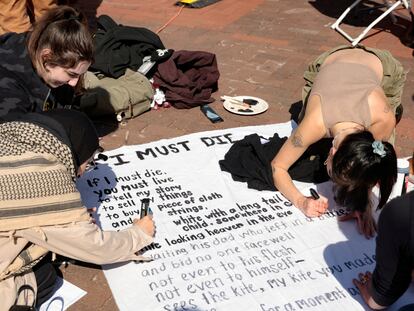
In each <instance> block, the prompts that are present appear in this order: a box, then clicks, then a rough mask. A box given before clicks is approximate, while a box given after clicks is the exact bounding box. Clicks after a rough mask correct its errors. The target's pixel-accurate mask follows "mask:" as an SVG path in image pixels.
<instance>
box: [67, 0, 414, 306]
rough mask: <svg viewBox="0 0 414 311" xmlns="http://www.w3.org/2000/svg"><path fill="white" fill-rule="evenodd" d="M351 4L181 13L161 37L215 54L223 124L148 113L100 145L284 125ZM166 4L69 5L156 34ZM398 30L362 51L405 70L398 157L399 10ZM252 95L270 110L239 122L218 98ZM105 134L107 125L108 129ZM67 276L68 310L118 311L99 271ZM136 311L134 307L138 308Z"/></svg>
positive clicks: (269, 0)
mask: <svg viewBox="0 0 414 311" xmlns="http://www.w3.org/2000/svg"><path fill="white" fill-rule="evenodd" d="M349 2H352V1H341V0H336V1H329V0H315V1H308V0H294V1H292V0H243V1H240V0H222V1H221V2H218V3H216V4H214V5H211V6H209V7H206V8H203V9H187V8H186V9H184V10H183V11H182V12H181V14H180V15H179V16H178V17H177V18H176V19H175V20H174V21H173V22H172V23H171V24H169V25H168V26H167V27H166V28H165V29H164V30H163V31H162V32H161V33H160V37H161V39H162V41H163V43H164V44H165V46H166V47H168V48H171V49H175V50H184V49H186V50H193V51H195V50H202V51H210V52H213V53H215V54H216V55H217V59H218V65H219V70H220V73H221V77H220V81H219V91H218V92H217V93H215V94H214V97H215V98H216V101H215V102H214V103H213V104H212V105H211V106H212V107H213V108H214V109H215V110H216V111H217V112H218V113H219V114H220V115H221V116H222V117H223V119H224V120H225V122H222V123H219V124H212V123H210V122H209V121H208V120H207V119H206V118H205V117H204V116H203V115H202V114H201V112H200V111H199V109H191V110H176V109H174V108H170V109H163V110H161V111H149V112H147V113H145V114H143V115H141V116H139V117H137V118H135V119H133V120H131V121H129V122H128V123H127V124H126V125H124V126H120V127H119V128H118V129H117V130H116V131H114V132H112V133H109V134H108V135H106V136H105V137H104V139H103V145H104V146H105V148H106V149H112V148H116V147H119V146H121V145H122V144H124V143H125V137H126V133H127V132H129V135H128V141H127V144H140V143H145V142H149V141H153V140H158V139H161V138H169V137H175V136H179V135H183V134H187V133H192V132H199V131H205V130H214V129H219V128H229V127H238V126H246V125H256V124H269V123H278V122H284V121H286V120H288V119H289V118H290V113H289V109H290V107H291V106H292V105H293V104H295V103H297V102H298V101H300V95H301V87H302V85H303V82H302V74H303V71H304V69H305V67H306V64H307V63H308V62H310V61H311V60H313V59H314V58H315V57H316V56H317V55H319V54H320V53H321V52H323V51H325V50H326V49H328V48H330V47H334V46H336V45H339V44H346V43H347V42H346V40H345V39H344V38H342V37H341V36H340V35H339V34H337V33H335V32H334V31H333V30H331V29H330V28H329V26H330V25H331V24H332V23H333V21H334V20H335V18H337V17H338V16H339V14H340V13H341V12H342V11H343V10H344V8H345V6H346V4H347V3H349ZM173 4H174V1H171V0H156V1H143V0H105V1H98V0H89V1H78V2H75V3H72V5H74V6H77V7H81V8H82V9H84V10H85V11H86V12H87V14H88V15H89V17H90V18H91V21H92V22H93V17H94V16H96V15H100V14H108V15H110V16H112V17H113V18H114V19H115V20H116V21H117V22H119V23H122V24H124V25H132V26H140V27H146V28H149V29H151V30H153V31H157V29H159V28H160V27H161V26H163V25H164V24H165V23H166V22H167V21H168V20H169V19H170V18H171V17H173V16H174V15H175V14H176V13H177V12H178V10H179V8H178V7H176V6H174V5H173ZM374 16H375V12H374V14H372V15H369V16H366V18H362V19H357V18H356V19H353V20H352V21H351V22H350V24H347V25H344V26H343V27H344V28H345V29H346V30H348V31H349V32H350V33H352V34H356V33H358V32H359V31H361V29H362V28H361V25H364V24H366V23H367V21H368V20H369V19H371V18H373V17H374ZM396 16H397V24H395V25H393V24H391V23H390V22H389V19H387V20H385V21H384V22H382V23H381V24H380V25H379V26H378V27H377V28H376V29H374V30H372V35H371V36H370V37H369V38H367V39H366V40H364V44H366V45H368V46H372V47H377V48H383V49H388V50H390V51H391V52H392V53H393V54H394V55H395V56H396V57H397V58H398V59H399V60H400V61H401V62H402V64H403V65H404V67H405V68H406V69H407V71H408V75H407V83H406V86H405V90H404V95H403V103H404V109H405V112H404V116H403V119H402V121H401V122H400V124H399V125H398V127H397V143H396V148H397V153H398V155H399V156H407V155H409V154H411V152H412V150H413V141H414V140H413V138H414V131H413V129H414V107H413V99H412V97H413V92H414V88H413V86H414V76H413V74H412V67H413V56H412V53H413V51H412V49H411V48H409V47H407V46H405V45H404V44H402V40H403V39H404V36H405V33H406V32H407V27H408V26H409V25H410V22H409V18H408V17H407V16H408V14H407V12H405V11H404V10H399V11H398V12H397V13H396ZM223 94H226V95H246V94H248V95H252V96H257V97H261V98H263V99H265V100H266V101H267V102H268V103H269V104H270V108H269V110H268V111H267V112H266V113H264V114H261V115H258V116H254V117H252V116H250V117H246V116H238V115H234V114H230V113H228V112H227V111H226V110H224V109H223V107H222V105H221V102H220V100H219V98H220V95H223ZM105 128H107V126H105ZM62 271H63V275H64V277H65V278H66V279H67V280H69V281H71V282H73V283H74V284H76V285H78V286H79V287H81V288H83V289H85V290H86V291H88V294H87V296H85V297H84V298H83V299H81V300H80V301H79V302H78V303H76V304H75V305H74V306H73V307H72V308H71V310H117V307H116V305H115V302H114V300H113V298H112V296H111V292H110V290H109V289H108V286H107V284H106V281H105V277H104V276H103V274H102V272H101V270H100V269H99V267H81V266H75V265H70V266H69V267H68V268H67V269H66V270H64V269H62ZM137 310H138V308H137Z"/></svg>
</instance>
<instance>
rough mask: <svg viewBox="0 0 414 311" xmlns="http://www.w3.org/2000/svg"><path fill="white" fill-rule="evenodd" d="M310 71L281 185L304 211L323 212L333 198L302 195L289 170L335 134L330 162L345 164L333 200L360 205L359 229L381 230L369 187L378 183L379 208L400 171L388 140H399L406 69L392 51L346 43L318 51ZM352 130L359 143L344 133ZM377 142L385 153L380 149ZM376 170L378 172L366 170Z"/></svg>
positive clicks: (275, 166)
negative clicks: (374, 217)
mask: <svg viewBox="0 0 414 311" xmlns="http://www.w3.org/2000/svg"><path fill="white" fill-rule="evenodd" d="M304 77H305V80H306V86H305V87H304V90H303V103H304V106H303V109H302V112H301V115H300V117H299V125H298V127H297V128H296V129H295V131H294V132H293V133H292V135H291V136H290V137H289V139H288V140H287V141H286V142H285V143H284V144H283V146H282V148H281V149H280V151H279V152H278V153H277V155H276V156H275V158H274V159H273V160H272V164H271V165H272V171H273V181H274V184H275V187H276V188H277V189H278V190H279V191H280V192H281V193H282V194H283V195H284V196H285V197H286V198H287V199H289V200H290V201H291V202H292V203H293V204H294V205H295V206H296V207H297V208H298V209H300V210H301V211H302V212H303V213H304V214H305V215H306V216H308V217H317V216H320V215H321V214H323V213H324V212H325V211H326V210H327V208H328V200H327V198H325V197H323V196H320V198H319V199H318V200H314V199H312V198H311V197H306V196H304V195H303V194H302V193H301V192H300V191H299V190H298V189H297V187H296V186H295V185H294V184H293V182H292V178H291V176H290V174H289V173H288V170H289V168H290V167H291V166H292V165H293V164H294V163H295V162H296V161H297V160H298V159H299V158H300V157H301V156H302V155H303V154H304V153H305V151H306V150H307V149H308V147H310V146H311V145H312V144H315V143H317V142H319V141H320V140H322V139H323V138H333V146H332V148H331V149H330V151H329V156H328V162H329V161H330V159H331V160H332V165H331V166H332V171H333V172H336V170H335V167H337V166H339V167H340V168H341V169H345V171H343V172H339V173H338V174H336V173H335V176H334V177H335V178H333V181H334V183H335V182H339V184H338V185H336V186H335V188H336V195H335V200H336V201H337V203H339V204H351V205H354V206H349V207H350V208H351V210H353V211H356V212H355V213H353V216H354V217H356V218H357V219H358V227H359V229H360V232H363V233H364V234H365V235H366V236H367V237H371V236H373V235H374V233H375V223H374V221H373V220H372V217H371V213H370V212H371V211H370V208H368V207H369V206H368V205H370V200H369V193H370V191H371V188H372V187H373V186H374V185H375V184H376V183H378V184H379V186H380V196H381V197H380V202H379V205H378V208H381V207H382V206H383V205H384V204H385V202H387V200H388V197H389V195H390V193H391V188H392V185H393V183H394V182H395V180H396V176H397V169H396V160H395V152H394V150H393V148H392V146H391V145H390V144H385V143H383V141H389V142H391V143H393V141H394V132H395V126H396V124H397V123H398V121H399V119H400V118H401V114H402V105H401V94H402V90H403V85H404V81H405V77H406V74H405V72H404V70H403V67H402V66H401V64H400V63H399V62H398V61H397V60H396V59H395V58H394V57H393V56H392V55H391V54H390V53H389V52H388V51H382V50H378V49H372V48H365V47H362V46H360V47H356V48H352V47H348V46H343V47H337V48H335V49H332V50H330V51H328V52H325V53H323V54H322V55H321V56H319V57H318V58H317V59H316V60H315V61H314V62H313V63H312V64H311V65H310V66H309V69H308V71H306V72H305V75H304ZM359 132H361V134H359ZM364 132H370V133H371V134H372V135H368V134H364ZM353 133H356V136H352V137H353V138H352V141H353V140H354V141H355V143H354V142H352V141H351V140H350V139H347V138H346V137H347V136H350V135H351V134H353ZM345 141H346V143H345ZM374 141H375V144H374ZM371 145H372V147H371ZM374 145H375V147H374ZM379 145H380V147H379V148H381V151H378V152H380V154H378V152H376V150H377V147H376V146H379ZM345 146H346V147H345ZM345 148H346V149H345ZM349 148H358V149H355V150H350V149H349ZM373 151H374V152H373ZM371 172H372V173H374V175H373V176H368V175H369V174H370V173H371ZM362 204H366V206H362ZM345 207H348V206H346V205H345Z"/></svg>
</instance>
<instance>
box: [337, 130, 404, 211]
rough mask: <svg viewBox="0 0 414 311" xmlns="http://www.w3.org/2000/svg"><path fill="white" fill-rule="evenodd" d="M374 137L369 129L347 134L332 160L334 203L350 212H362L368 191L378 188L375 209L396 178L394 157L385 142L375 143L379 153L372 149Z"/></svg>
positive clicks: (367, 202) (389, 191) (367, 197)
mask: <svg viewBox="0 0 414 311" xmlns="http://www.w3.org/2000/svg"><path fill="white" fill-rule="evenodd" d="M374 141H375V139H374V136H373V135H372V133H371V132H369V131H362V132H357V133H353V134H349V135H347V136H346V137H345V138H344V140H343V141H342V143H341V144H340V145H339V147H338V150H337V151H336V153H335V154H334V156H333V159H332V181H333V182H334V184H335V186H334V193H335V201H336V203H338V204H340V205H342V206H346V207H348V208H350V209H351V210H352V211H361V212H363V211H365V209H366V208H367V206H368V205H369V204H370V201H369V191H370V190H371V189H372V187H374V186H375V185H376V184H377V183H378V184H379V188H380V200H379V203H378V207H377V208H378V209H380V208H382V207H383V206H384V204H385V203H386V202H387V200H388V198H389V196H390V194H391V191H392V187H393V186H394V183H395V181H396V180H397V156H396V154H395V151H394V148H393V146H392V145H391V144H390V143H388V142H384V141H383V142H381V143H382V144H381V143H380V142H377V144H379V145H380V146H381V148H382V147H383V151H382V152H381V154H378V153H376V152H374V147H373V142H374Z"/></svg>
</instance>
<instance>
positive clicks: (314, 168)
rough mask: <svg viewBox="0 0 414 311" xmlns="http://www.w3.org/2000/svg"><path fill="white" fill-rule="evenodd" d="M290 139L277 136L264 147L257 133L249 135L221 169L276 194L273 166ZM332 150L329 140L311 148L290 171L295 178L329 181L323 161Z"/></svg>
mask: <svg viewBox="0 0 414 311" xmlns="http://www.w3.org/2000/svg"><path fill="white" fill-rule="evenodd" d="M286 139H287V137H282V138H281V137H279V135H278V134H277V133H275V134H274V135H273V137H272V138H270V139H269V141H268V142H267V143H265V144H262V143H261V141H260V136H259V135H257V134H251V135H248V136H245V137H244V138H243V139H242V140H239V141H237V142H235V143H234V144H233V146H231V148H230V149H229V151H228V152H227V153H226V155H225V156H224V159H223V160H220V161H219V164H220V168H221V170H222V171H226V172H229V173H230V174H231V175H232V178H233V180H235V181H240V182H247V186H248V187H249V188H252V189H256V190H270V191H276V190H277V189H276V187H275V185H274V182H273V174H272V168H271V164H270V163H271V161H272V160H273V158H274V157H275V155H276V154H277V153H278V152H279V150H280V148H281V147H282V145H283V143H284V142H285V141H286ZM329 148H330V141H329V140H328V141H327V140H321V141H320V142H318V143H316V144H314V145H312V146H310V147H309V148H308V150H307V151H306V152H305V153H304V154H303V155H302V156H301V157H300V158H299V159H298V160H297V161H296V162H295V163H294V164H293V165H292V166H291V167H290V169H289V170H288V172H289V174H290V176H291V177H292V179H294V180H298V181H303V182H313V183H320V182H324V181H326V180H328V179H329V176H328V175H327V173H326V168H325V166H324V164H323V162H324V160H325V158H326V156H327V154H328V152H329Z"/></svg>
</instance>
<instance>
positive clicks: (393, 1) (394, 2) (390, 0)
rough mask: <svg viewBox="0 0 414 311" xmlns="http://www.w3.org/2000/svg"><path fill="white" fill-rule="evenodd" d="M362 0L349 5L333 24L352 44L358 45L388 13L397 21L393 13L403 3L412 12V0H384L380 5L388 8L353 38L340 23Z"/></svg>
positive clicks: (333, 27)
mask: <svg viewBox="0 0 414 311" xmlns="http://www.w3.org/2000/svg"><path fill="white" fill-rule="evenodd" d="M361 1H363V0H356V1H355V2H354V3H353V4H352V5H351V6H349V7H348V8H347V9H346V10H345V11H344V12H343V13H342V15H341V16H340V17H339V18H338V19H337V20H336V22H335V23H333V24H332V26H331V28H332V29H335V30H336V31H337V32H339V33H340V34H341V35H343V36H344V37H345V38H346V39H348V40H349V41H350V42H351V44H352V46H355V45H357V44H358V43H359V42H360V41H361V40H362V39H363V38H364V37H365V36H366V34H367V33H368V32H369V31H370V30H371V29H372V28H373V27H374V26H375V25H376V24H377V23H379V22H380V21H381V20H382V19H383V18H384V17H386V16H387V15H388V14H390V16H391V18H392V19H393V22H394V23H395V22H396V19H395V16H394V15H393V14H392V11H393V10H395V9H396V8H397V7H398V6H400V5H402V6H403V7H404V8H406V9H407V10H409V11H410V12H411V0H383V1H384V4H383V5H380V6H381V7H386V8H387V10H385V11H384V12H383V13H382V14H381V15H380V16H379V17H378V18H377V19H375V20H374V21H373V22H372V23H371V24H369V25H368V27H367V28H365V29H364V31H362V32H361V34H360V35H359V36H357V37H355V38H352V37H351V36H350V35H349V34H347V33H346V32H345V31H344V30H343V29H341V28H340V27H339V24H340V23H341V22H342V20H343V19H344V18H345V16H347V15H348V13H349V12H350V11H351V10H352V9H353V8H354V7H356V6H357V5H358V4H359V3H360V2H361Z"/></svg>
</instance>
